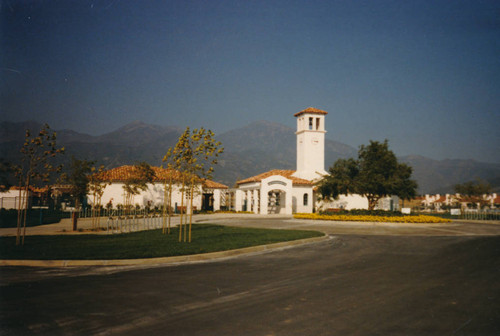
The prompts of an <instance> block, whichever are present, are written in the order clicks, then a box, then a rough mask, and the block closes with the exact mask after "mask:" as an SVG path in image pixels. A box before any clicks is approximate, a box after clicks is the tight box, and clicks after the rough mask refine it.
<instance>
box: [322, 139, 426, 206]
mask: <svg viewBox="0 0 500 336" xmlns="http://www.w3.org/2000/svg"><path fill="white" fill-rule="evenodd" d="M329 172H330V174H329V175H327V176H325V177H324V178H323V179H322V180H320V181H319V183H318V192H319V193H320V194H321V195H322V197H323V198H324V199H336V198H338V196H339V195H348V194H359V195H362V196H365V197H366V198H367V199H368V209H369V210H373V209H374V208H375V206H376V205H377V203H378V201H379V200H380V199H381V198H384V197H387V196H391V195H396V196H398V197H400V198H402V199H411V198H413V197H414V196H415V194H416V189H417V183H416V182H415V181H414V180H412V179H411V173H412V168H411V167H410V166H408V165H406V164H404V163H398V160H397V158H396V155H395V154H394V153H393V152H392V151H391V150H389V144H388V141H387V140H385V141H384V142H383V143H380V142H378V141H370V144H369V145H368V146H364V145H362V146H360V148H359V151H358V159H357V160H354V159H347V160H345V159H340V160H337V161H336V162H335V163H334V165H333V166H332V167H331V168H330V169H329Z"/></svg>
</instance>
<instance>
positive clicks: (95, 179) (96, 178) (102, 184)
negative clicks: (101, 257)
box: [89, 165, 111, 229]
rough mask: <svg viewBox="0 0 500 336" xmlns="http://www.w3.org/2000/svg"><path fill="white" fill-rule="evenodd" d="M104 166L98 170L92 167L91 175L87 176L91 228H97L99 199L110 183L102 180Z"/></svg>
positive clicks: (99, 207)
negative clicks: (90, 202) (90, 207)
mask: <svg viewBox="0 0 500 336" xmlns="http://www.w3.org/2000/svg"><path fill="white" fill-rule="evenodd" d="M103 174H104V166H103V165H101V166H100V167H99V168H96V167H92V168H91V174H90V176H89V193H90V194H91V195H92V228H93V229H96V228H99V226H100V224H99V220H100V213H99V212H100V210H101V207H102V204H101V199H102V195H103V194H104V189H105V188H106V186H107V185H109V184H111V182H109V181H106V180H105V179H104V178H103Z"/></svg>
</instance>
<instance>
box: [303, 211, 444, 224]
mask: <svg viewBox="0 0 500 336" xmlns="http://www.w3.org/2000/svg"><path fill="white" fill-rule="evenodd" d="M294 218H297V219H318V220H331V221H351V222H390V223H449V222H451V220H449V219H446V218H440V217H435V216H424V215H416V216H411V215H409V216H361V215H356V216H354V215H353V216H349V215H320V214H305V213H299V214H295V215H294Z"/></svg>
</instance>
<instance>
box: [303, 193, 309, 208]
mask: <svg viewBox="0 0 500 336" xmlns="http://www.w3.org/2000/svg"><path fill="white" fill-rule="evenodd" d="M308 201H309V195H308V194H304V206H307V202H308Z"/></svg>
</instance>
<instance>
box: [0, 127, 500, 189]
mask: <svg viewBox="0 0 500 336" xmlns="http://www.w3.org/2000/svg"><path fill="white" fill-rule="evenodd" d="M41 127H42V124H40V123H36V122H32V121H29V122H20V123H12V122H1V123H0V157H1V158H4V159H5V160H6V161H8V162H18V161H19V160H20V154H19V150H18V148H20V146H21V145H22V143H23V140H24V134H25V130H26V128H29V129H31V130H32V131H33V133H35V132H37V131H38V130H39V129H40V128H41ZM182 131H183V130H181V129H180V128H177V127H170V126H158V125H150V124H146V123H143V122H140V121H135V122H132V123H130V124H127V125H125V126H123V127H120V128H119V129H117V130H114V131H112V132H109V133H106V134H103V135H99V136H92V135H89V134H84V133H79V132H76V131H73V130H68V129H63V130H56V132H57V142H58V145H59V146H64V147H66V155H65V156H64V159H63V161H64V162H66V163H68V162H69V161H70V159H71V156H72V155H74V156H75V157H77V158H80V159H88V160H96V161H97V163H98V164H103V165H104V166H105V167H106V168H113V167H117V166H120V165H124V164H133V163H135V162H138V161H147V162H148V163H150V164H152V165H161V160H162V158H163V156H164V155H165V153H166V151H167V150H168V148H169V147H171V146H174V145H175V143H176V142H177V139H178V138H179V136H180V134H181V133H182ZM216 138H217V140H219V141H221V142H222V144H223V146H224V148H225V152H224V153H223V154H222V156H221V157H220V159H219V165H218V166H217V167H216V170H215V174H214V179H215V180H217V181H219V182H222V183H224V184H227V185H229V186H233V185H234V183H235V182H236V181H237V180H240V179H244V178H247V177H250V176H253V175H257V174H259V173H262V172H265V171H268V170H271V169H295V166H296V137H295V130H294V129H292V128H290V127H287V126H284V125H281V124H278V123H272V122H268V121H257V122H254V123H251V124H249V125H247V126H244V127H241V128H238V129H234V130H231V131H228V132H225V133H222V134H220V135H216ZM348 157H357V150H356V149H355V148H353V147H351V146H348V145H346V144H343V143H340V142H335V141H331V140H328V139H327V140H326V141H325V168H326V169H328V167H330V166H331V165H332V164H333V163H334V162H335V161H336V160H337V159H339V158H348ZM399 159H400V161H401V162H405V163H408V164H409V165H411V166H412V167H413V177H414V178H415V179H416V180H417V181H418V183H419V192H420V193H435V192H438V193H451V192H453V186H454V185H455V184H457V183H463V182H466V181H470V180H473V179H475V178H481V179H484V180H488V181H489V182H490V183H491V184H492V186H493V187H494V189H495V190H500V164H494V163H484V162H477V161H474V160H450V159H445V160H433V159H429V158H426V157H423V156H419V155H408V156H402V157H400V158H399Z"/></svg>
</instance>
